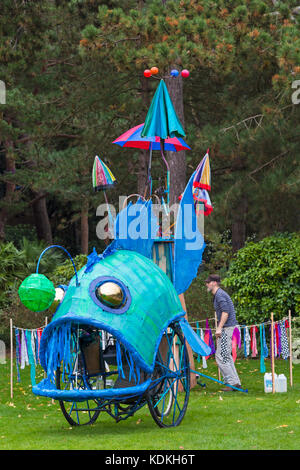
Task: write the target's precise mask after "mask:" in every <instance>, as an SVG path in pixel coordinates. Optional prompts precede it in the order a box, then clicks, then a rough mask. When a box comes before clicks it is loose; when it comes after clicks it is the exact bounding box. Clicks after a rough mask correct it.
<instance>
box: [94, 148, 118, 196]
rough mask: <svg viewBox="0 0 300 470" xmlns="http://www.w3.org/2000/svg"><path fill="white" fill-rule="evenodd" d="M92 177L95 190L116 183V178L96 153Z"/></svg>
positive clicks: (103, 188)
mask: <svg viewBox="0 0 300 470" xmlns="http://www.w3.org/2000/svg"><path fill="white" fill-rule="evenodd" d="M92 179H93V188H94V190H95V191H101V190H105V189H108V188H110V187H111V186H113V185H114V184H115V183H116V178H115V177H114V175H113V174H112V172H111V171H110V169H109V168H108V166H107V165H105V163H104V162H103V161H102V160H101V159H100V158H99V157H98V155H96V157H95V160H94V165H93V173H92Z"/></svg>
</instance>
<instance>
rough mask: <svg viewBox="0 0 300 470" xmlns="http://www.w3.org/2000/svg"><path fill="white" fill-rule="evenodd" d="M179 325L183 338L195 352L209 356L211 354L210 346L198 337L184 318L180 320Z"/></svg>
mask: <svg viewBox="0 0 300 470" xmlns="http://www.w3.org/2000/svg"><path fill="white" fill-rule="evenodd" d="M179 325H180V326H181V329H182V332H183V334H184V336H185V339H186V340H187V342H188V343H189V345H190V346H191V348H192V350H193V351H194V352H195V353H196V354H199V355H200V356H209V355H210V354H211V348H210V347H209V346H208V345H207V344H206V343H205V342H204V341H203V340H202V339H201V338H199V336H198V335H197V334H196V333H195V331H194V330H193V328H192V327H191V326H190V325H189V323H188V322H187V321H186V319H185V318H183V319H182V320H180V322H179Z"/></svg>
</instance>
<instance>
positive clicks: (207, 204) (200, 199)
mask: <svg viewBox="0 0 300 470" xmlns="http://www.w3.org/2000/svg"><path fill="white" fill-rule="evenodd" d="M193 197H194V201H195V208H196V214H197V215H199V214H204V215H209V214H210V213H211V212H212V211H213V206H212V203H211V200H210V197H209V194H208V192H207V191H206V189H200V188H196V189H195V191H194V190H193ZM201 203H202V204H204V208H203V205H202V204H201Z"/></svg>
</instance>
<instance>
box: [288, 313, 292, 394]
mask: <svg viewBox="0 0 300 470" xmlns="http://www.w3.org/2000/svg"><path fill="white" fill-rule="evenodd" d="M289 327H290V331H289V336H290V385H291V387H292V386H293V347H292V315H291V311H290V310H289Z"/></svg>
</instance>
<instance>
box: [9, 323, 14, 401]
mask: <svg viewBox="0 0 300 470" xmlns="http://www.w3.org/2000/svg"><path fill="white" fill-rule="evenodd" d="M9 323H10V398H13V396H14V392H13V366H14V342H13V321H12V318H10V319H9Z"/></svg>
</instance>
